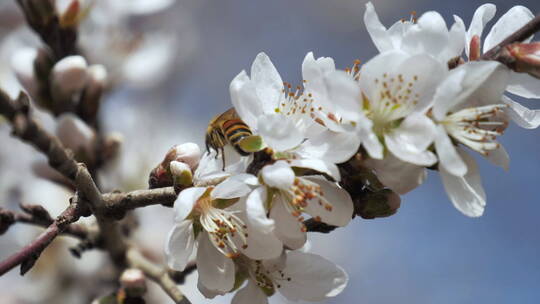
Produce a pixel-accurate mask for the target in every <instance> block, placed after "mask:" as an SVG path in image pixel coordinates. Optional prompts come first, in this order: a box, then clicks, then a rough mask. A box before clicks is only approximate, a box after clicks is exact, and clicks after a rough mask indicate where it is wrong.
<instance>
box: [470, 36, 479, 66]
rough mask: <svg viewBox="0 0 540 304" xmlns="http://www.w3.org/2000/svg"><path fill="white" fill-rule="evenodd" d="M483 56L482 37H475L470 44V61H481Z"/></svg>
mask: <svg viewBox="0 0 540 304" xmlns="http://www.w3.org/2000/svg"><path fill="white" fill-rule="evenodd" d="M481 55H482V52H481V46H480V36H478V35H474V36H473V37H472V39H471V43H470V44H469V60H470V61H475V60H478V59H480V56H481Z"/></svg>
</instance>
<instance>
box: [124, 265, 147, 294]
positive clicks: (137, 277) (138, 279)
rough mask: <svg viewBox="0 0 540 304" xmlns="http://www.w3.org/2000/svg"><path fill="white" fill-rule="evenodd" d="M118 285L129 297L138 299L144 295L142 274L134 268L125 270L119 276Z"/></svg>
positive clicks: (144, 283) (144, 288) (144, 284)
mask: <svg viewBox="0 0 540 304" xmlns="http://www.w3.org/2000/svg"><path fill="white" fill-rule="evenodd" d="M120 285H121V286H122V288H124V290H125V292H126V295H127V296H129V297H140V296H142V295H144V294H145V293H146V278H145V276H144V273H143V272H142V271H140V270H139V269H136V268H129V269H126V270H125V271H124V272H123V273H122V275H121V276H120Z"/></svg>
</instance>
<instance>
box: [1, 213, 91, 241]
mask: <svg viewBox="0 0 540 304" xmlns="http://www.w3.org/2000/svg"><path fill="white" fill-rule="evenodd" d="M22 206H24V208H23V210H24V211H25V212H17V211H10V210H6V209H2V208H0V212H1V213H4V214H10V216H11V217H12V219H13V223H12V224H15V223H24V224H30V225H34V226H39V227H43V228H48V227H49V226H50V225H52V224H53V223H54V219H53V218H51V216H50V215H49V213H48V212H47V211H46V210H45V209H44V208H43V207H42V206H39V205H22ZM35 208H40V209H42V210H43V211H44V212H46V215H44V216H38V215H37V214H35V213H34V212H27V210H31V209H35ZM62 234H64V235H69V236H72V237H75V238H78V239H86V238H87V237H88V234H89V231H88V228H87V227H86V226H84V225H78V224H70V225H67V226H66V229H65V230H64V231H63V232H62Z"/></svg>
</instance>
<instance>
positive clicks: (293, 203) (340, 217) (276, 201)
mask: <svg viewBox="0 0 540 304" xmlns="http://www.w3.org/2000/svg"><path fill="white" fill-rule="evenodd" d="M291 167H292V164H291V163H289V162H287V161H284V160H279V161H277V162H276V163H274V164H272V165H268V166H265V167H264V168H263V169H262V170H261V179H262V183H263V184H262V185H261V186H259V187H258V188H257V189H255V190H254V191H253V192H252V193H251V194H250V195H249V197H248V198H247V208H248V218H249V220H250V221H251V222H252V223H254V225H259V226H261V227H264V226H268V224H267V223H268V222H275V225H274V227H273V230H274V233H275V234H276V235H277V237H278V238H279V239H280V240H281V241H282V242H283V243H284V244H285V245H286V246H287V247H289V248H292V249H298V248H301V247H302V246H303V245H304V244H305V242H306V228H305V226H304V224H303V223H302V221H303V220H304V217H303V214H304V213H307V214H309V215H311V216H312V217H313V218H314V219H315V220H316V221H321V222H323V223H326V224H329V225H335V226H341V227H342V226H345V225H347V224H348V223H349V221H350V220H351V219H352V214H353V202H352V200H351V197H350V196H349V194H348V193H347V192H346V191H345V190H343V189H341V188H340V187H338V186H337V185H336V184H335V183H333V182H330V181H328V180H326V179H325V178H324V177H322V176H297V175H296V174H295V172H294V171H293V169H292V168H291ZM266 209H268V211H269V218H270V220H269V219H267V218H266V217H265V216H264V217H262V216H260V217H253V216H252V215H253V214H266V211H265V210H266ZM251 210H253V211H255V210H257V211H258V212H249V211H251Z"/></svg>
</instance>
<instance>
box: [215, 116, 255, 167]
mask: <svg viewBox="0 0 540 304" xmlns="http://www.w3.org/2000/svg"><path fill="white" fill-rule="evenodd" d="M227 144H230V145H231V146H232V147H233V148H234V150H236V152H238V154H240V155H242V156H247V155H249V154H251V153H253V152H256V151H259V150H261V148H262V143H261V139H260V137H259V136H254V135H253V133H252V132H251V130H250V129H249V127H248V126H247V125H246V124H245V123H244V122H243V121H242V120H241V119H240V117H238V114H237V113H236V111H235V110H234V108H230V109H229V110H227V111H225V112H224V113H223V114H220V115H218V116H216V117H214V118H213V119H212V120H211V121H210V123H209V124H208V129H207V130H206V150H207V151H208V152H210V150H211V149H212V150H214V151H216V152H217V153H218V155H219V153H221V154H222V155H223V148H224V147H225V146H226V145H227ZM223 167H225V159H223Z"/></svg>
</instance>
